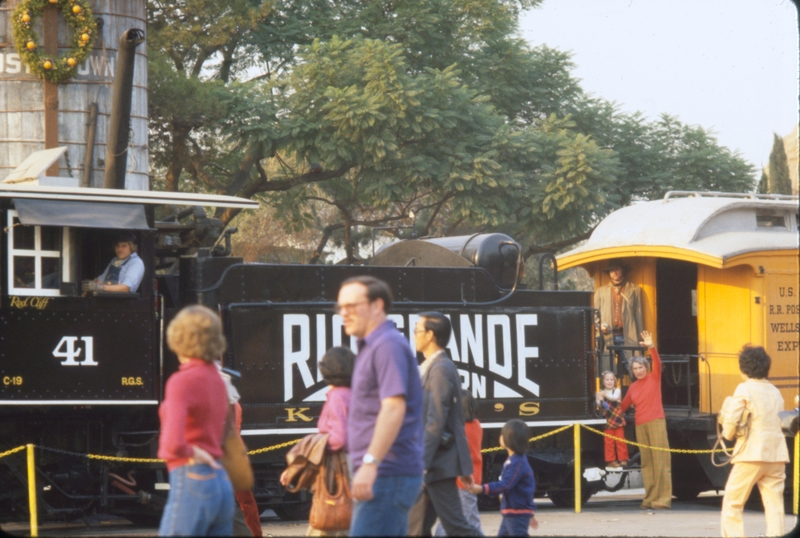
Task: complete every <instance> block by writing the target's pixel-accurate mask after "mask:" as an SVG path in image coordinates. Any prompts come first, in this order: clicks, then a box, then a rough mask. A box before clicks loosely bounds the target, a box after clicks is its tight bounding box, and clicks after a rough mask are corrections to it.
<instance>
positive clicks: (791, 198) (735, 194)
mask: <svg viewBox="0 0 800 538" xmlns="http://www.w3.org/2000/svg"><path fill="white" fill-rule="evenodd" d="M675 196H687V197H692V198H702V197H707V198H744V199H749V200H789V201H797V200H798V197H797V196H795V195H791V194H758V193H755V192H711V191H668V192H667V193H666V194H665V195H664V201H665V202H669V200H670V198H673V197H675Z"/></svg>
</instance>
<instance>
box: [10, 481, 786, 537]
mask: <svg viewBox="0 0 800 538" xmlns="http://www.w3.org/2000/svg"><path fill="white" fill-rule="evenodd" d="M643 495H644V490H643V489H634V490H624V491H620V492H617V493H607V492H604V493H599V494H597V495H595V496H593V497H592V498H591V499H590V500H589V502H588V503H587V504H586V505H585V506H584V507H583V509H582V511H581V513H580V514H576V513H575V512H574V510H570V509H563V508H556V507H555V506H553V504H552V503H551V502H550V501H548V500H547V499H542V500H540V501H537V504H538V511H537V519H538V520H539V530H538V531H535V532H532V533H531V534H532V535H534V536H687V537H689V536H691V537H706V536H708V537H716V536H719V535H720V532H719V509H720V504H721V501H722V497H721V496H720V495H717V494H715V493H714V492H707V493H704V494H702V495H701V496H700V497H699V498H698V499H697V500H696V501H693V502H678V501H675V502H674V503H673V505H672V510H663V511H662V510H658V511H646V510H640V509H639V504H640V502H641V498H642V496H643ZM500 519H501V516H500V514H499V513H497V512H484V513H482V514H481V520H482V522H483V531H484V533H486V534H487V535H488V536H491V535H496V534H497V530H498V528H499V527H500ZM261 523H262V529H263V530H264V536H303V535H305V533H306V530H307V528H308V524H307V523H306V522H284V521H280V520H278V519H277V518H268V517H265V518H263V519H262V522H261ZM796 525H797V518H796V517H795V516H794V515H787V516H786V532H787V533H790V532H791V531H792V529H794V528H795V526H796ZM2 530H3V531H5V532H8V533H11V534H13V535H17V536H25V535H28V533H29V529H28V527H27V526H25V525H19V524H13V525H3V526H2ZM745 530H746V532H747V536H759V535H761V534H763V533H764V530H765V528H764V515H763V513H761V512H759V511H757V510H747V511H746V512H745ZM39 534H40V535H41V536H155V535H156V534H157V529H155V528H149V529H141V528H138V529H137V528H134V527H133V526H132V525H130V524H120V522H119V521H118V522H114V523H111V524H109V523H105V524H98V525H93V526H92V527H89V528H87V527H86V526H85V525H83V524H78V523H75V524H71V525H58V526H56V525H52V524H47V525H42V526H41V527H40V530H39Z"/></svg>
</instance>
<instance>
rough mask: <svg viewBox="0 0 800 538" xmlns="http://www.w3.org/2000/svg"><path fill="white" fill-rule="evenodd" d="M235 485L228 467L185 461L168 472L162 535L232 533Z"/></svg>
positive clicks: (160, 534) (227, 534)
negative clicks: (189, 463)
mask: <svg viewBox="0 0 800 538" xmlns="http://www.w3.org/2000/svg"><path fill="white" fill-rule="evenodd" d="M234 502H235V500H234V496H233V487H232V486H231V481H230V480H229V479H228V474H227V473H226V472H225V469H212V468H211V466H210V465H205V464H199V463H198V464H195V465H183V466H181V467H178V468H177V469H174V470H172V471H171V472H170V473H169V496H168V497H167V505H166V506H165V507H164V514H163V515H162V516H161V526H160V527H159V529H158V535H159V536H231V535H232V534H233V509H234V506H233V503H234Z"/></svg>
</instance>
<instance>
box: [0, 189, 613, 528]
mask: <svg viewBox="0 0 800 538" xmlns="http://www.w3.org/2000/svg"><path fill="white" fill-rule="evenodd" d="M156 205H168V206H189V207H188V208H187V209H183V210H179V209H175V212H174V214H172V215H171V216H169V217H167V218H164V219H162V220H160V221H157V220H156V219H155V211H154V207H155V206H156ZM215 205H216V206H233V207H253V206H254V205H255V204H254V203H253V202H250V201H247V200H241V199H235V198H230V197H222V196H203V195H191V194H172V193H155V192H144V193H142V192H135V191H118V190H106V189H78V188H60V187H41V186H29V187H25V186H20V185H0V219H2V222H3V223H4V224H3V226H4V230H5V233H4V234H3V235H2V236H0V259H2V264H0V267H2V269H0V378H2V380H3V383H2V384H0V452H2V451H4V450H7V449H9V448H13V447H16V446H19V445H22V444H26V443H34V444H36V445H37V446H38V447H42V448H41V449H38V450H37V460H36V461H37V469H36V471H37V485H38V486H39V488H38V489H39V491H38V494H39V506H40V507H41V511H42V513H41V514H40V515H41V516H42V517H45V516H47V515H50V516H54V517H55V516H59V515H61V514H65V515H69V516H71V517H74V516H75V514H76V513H78V514H81V513H82V514H88V513H91V512H105V513H112V512H113V513H116V514H120V515H126V516H127V517H129V518H131V519H136V518H141V517H147V516H156V515H157V514H158V513H159V510H160V507H161V506H163V503H164V501H165V499H166V495H167V491H166V490H167V489H168V478H167V473H166V469H165V467H164V466H163V464H160V463H156V462H147V463H130V462H124V461H98V460H89V459H87V458H86V457H84V456H83V455H85V454H100V455H108V456H120V457H137V458H155V457H156V451H157V444H158V442H157V440H158V428H159V422H158V415H157V408H158V404H159V402H160V401H161V399H162V396H163V386H164V381H165V380H166V379H167V378H168V377H169V375H170V374H171V373H172V372H173V371H175V370H176V369H177V361H176V359H175V357H174V356H172V355H171V353H170V352H169V351H168V350H167V349H166V347H165V341H164V331H165V327H166V324H167V323H168V322H169V320H170V319H171V316H172V315H174V313H175V312H177V310H178V309H180V308H181V307H182V306H184V305H188V304H193V303H201V304H204V305H207V306H209V307H211V308H213V309H215V310H217V311H218V312H219V313H220V315H221V317H222V319H223V323H224V327H225V333H226V336H227V338H228V342H229V345H228V349H227V352H226V354H225V356H224V358H223V362H224V366H226V367H228V368H231V369H233V370H236V371H238V372H240V374H241V379H240V380H239V381H238V389H239V392H240V393H241V396H242V400H241V403H242V407H243V426H242V435H243V436H244V438H245V441H246V442H247V444H248V445H249V446H250V448H251V449H258V448H262V447H267V446H272V445H275V444H278V443H281V442H283V441H288V440H292V439H296V438H298V437H300V436H302V435H304V434H306V433H308V432H311V431H315V427H316V419H317V417H318V416H319V413H320V408H321V406H322V403H323V402H324V400H325V390H326V386H325V384H324V383H323V382H322V379H321V376H320V374H319V372H318V370H317V361H318V359H319V358H321V356H322V354H323V353H324V352H325V350H326V349H327V348H329V347H331V346H334V345H342V344H344V345H351V346H355V342H354V341H353V340H352V339H350V338H349V337H348V336H346V335H345V334H344V332H343V330H342V320H341V318H340V317H339V316H338V315H335V314H334V313H333V311H332V308H331V307H332V305H333V303H334V302H335V300H336V296H337V293H338V288H339V285H340V283H341V282H342V281H343V280H344V279H346V278H348V277H351V276H354V275H357V274H371V275H374V276H377V277H379V278H381V279H383V280H385V281H386V282H388V283H389V285H390V286H391V288H392V290H393V292H394V295H395V299H396V303H395V306H394V308H393V311H392V312H391V316H390V317H391V319H393V320H394V321H395V322H396V323H397V326H398V328H399V329H400V330H401V331H402V332H403V333H404V334H405V335H406V336H407V337H408V338H409V339H413V330H412V327H413V326H414V323H415V321H416V319H417V318H416V316H417V315H418V314H419V313H420V312H422V311H426V310H440V311H442V312H444V313H445V314H447V315H449V316H450V318H451V320H452V322H453V328H454V335H453V338H452V340H451V343H450V345H449V347H448V349H449V353H450V355H451V357H452V358H453V360H454V361H455V362H456V363H457V366H458V369H459V372H460V374H461V377H462V383H463V386H464V387H465V388H466V389H468V390H470V391H471V392H472V393H473V395H475V396H476V398H477V400H478V402H479V405H480V419H481V422H482V424H483V427H484V431H485V435H484V439H485V445H486V446H497V437H498V433H499V427H500V426H501V425H502V424H503V423H504V422H505V421H506V420H508V419H510V418H522V419H523V420H525V421H526V422H527V423H528V424H529V425H530V426H531V428H532V431H533V433H534V434H538V433H545V432H548V431H550V430H553V429H555V428H557V427H559V426H562V425H567V424H573V423H576V422H581V423H585V424H595V425H599V424H602V423H603V420H602V419H600V418H598V417H597V416H596V414H595V411H594V391H595V377H596V374H595V367H594V364H595V359H594V355H593V351H592V319H593V317H592V314H593V310H592V308H591V294H590V293H588V292H575V291H533V290H528V289H520V287H519V286H518V284H517V281H518V276H519V273H520V247H519V245H518V244H517V243H516V242H514V241H512V240H511V239H510V238H508V237H506V236H502V235H500V234H491V235H481V236H472V237H464V238H445V239H438V240H419V241H416V240H414V241H402V242H399V243H396V244H393V245H390V246H388V247H386V248H384V249H383V250H381V251H379V252H378V253H377V254H376V255H375V256H374V257H373V258H372V259H371V260H370V262H369V263H368V264H367V265H362V266H346V265H335V266H331V265H270V264H247V263H243V262H242V260H241V259H239V258H235V257H231V256H230V232H231V231H230V230H229V231H228V232H225V233H222V232H223V227H222V226H221V224H220V223H219V222H218V221H214V220H213V219H208V218H206V213H205V211H203V210H202V209H200V208H199V207H193V206H215ZM123 229H124V230H127V231H134V232H135V233H136V235H137V239H138V245H139V251H138V253H139V256H140V257H141V258H142V260H143V261H144V263H145V278H144V280H143V282H142V284H141V286H140V288H139V290H138V291H137V292H136V293H103V292H93V293H91V295H88V296H87V295H84V294H82V293H81V290H80V285H79V283H80V282H81V280H83V279H89V278H94V277H96V276H97V275H99V274H100V273H101V272H102V270H103V268H104V267H105V265H106V264H107V263H108V261H109V260H110V259H111V258H112V257H113V250H112V242H113V238H114V234H115V232H118V231H119V230H123ZM412 343H413V342H412ZM285 451H286V449H283V450H273V451H267V452H263V453H260V454H258V455H255V456H254V457H253V458H252V462H253V465H254V469H255V471H256V486H255V495H256V499H257V501H258V502H259V505H260V506H261V507H262V508H263V507H271V508H273V509H274V510H275V511H276V513H278V515H280V516H282V517H286V518H292V517H299V516H301V515H303V512H304V510H305V509H307V501H308V499H307V497H305V496H303V495H291V494H288V493H286V492H285V491H284V490H283V488H282V487H281V486H280V484H279V483H278V476H279V473H280V471H281V470H282V467H283V463H284V455H285ZM504 457H505V456H504V455H503V454H501V453H499V452H493V453H487V454H486V455H485V460H484V461H485V469H484V476H485V477H487V479H491V478H493V477H494V476H496V475H497V474H499V470H500V466H501V465H502V462H503V459H504ZM529 458H530V459H531V461H532V464H533V467H534V469H535V471H536V474H537V483H538V488H539V491H538V494H539V495H545V494H546V495H548V496H549V497H550V498H551V499H552V500H553V501H554V502H555V503H556V504H560V505H569V504H571V503H572V502H573V498H574V491H573V484H574V478H573V477H574V472H575V471H574V469H573V432H572V431H571V430H567V431H564V432H562V433H559V434H556V435H553V436H549V437H546V438H544V439H542V440H540V441H537V442H536V443H534V444H533V446H532V449H531V452H530V453H529ZM602 464H603V454H602V438H600V437H598V436H595V435H593V434H590V433H585V434H583V438H582V467H583V468H591V467H601V466H602ZM24 465H25V463H24V461H23V458H18V457H7V458H3V459H0V518H2V519H6V520H8V519H23V518H25V517H26V514H27V506H28V503H27V490H26V487H25V483H26V478H25V476H26V475H25V467H24ZM583 470H584V469H581V470H580V472H583ZM587 476H590V477H592V476H593V475H592V473H587ZM594 476H595V477H596V478H597V480H594V481H586V479H584V486H583V493H584V498H588V496H589V495H591V494H592V493H593V492H595V491H597V490H598V489H601V488H602V487H603V483H602V482H601V481H599V475H597V474H596V473H595V474H594Z"/></svg>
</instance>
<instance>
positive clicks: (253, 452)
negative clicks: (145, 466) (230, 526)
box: [0, 439, 302, 463]
mask: <svg viewBox="0 0 800 538" xmlns="http://www.w3.org/2000/svg"><path fill="white" fill-rule="evenodd" d="M300 441H302V439H295V440H293V441H287V442H285V443H280V444H277V445H273V446H268V447H264V448H258V449H256V450H251V451H249V452H248V453H247V454H248V455H249V456H255V455H257V454H263V453H264V452H270V451H272V450H279V449H281V448H286V447H287V446H292V445H296V444H297V443H299V442H300ZM36 448H39V449H42V450H47V451H49V452H55V453H56V454H64V455H67V456H75V457H78V458H88V459H90V460H99V461H119V462H127V463H164V461H165V460H162V459H159V458H125V457H122V456H103V455H101V454H81V453H80V452H71V451H69V450H63V449H61V448H50V447H46V446H38V445H36ZM20 450H25V447H24V446H21V447H17V448H15V449H12V450H9V451H8V452H3V453H0V458H2V457H3V456H7V455H9V454H13V453H14V452H19V451H20Z"/></svg>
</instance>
